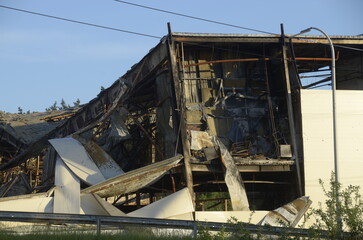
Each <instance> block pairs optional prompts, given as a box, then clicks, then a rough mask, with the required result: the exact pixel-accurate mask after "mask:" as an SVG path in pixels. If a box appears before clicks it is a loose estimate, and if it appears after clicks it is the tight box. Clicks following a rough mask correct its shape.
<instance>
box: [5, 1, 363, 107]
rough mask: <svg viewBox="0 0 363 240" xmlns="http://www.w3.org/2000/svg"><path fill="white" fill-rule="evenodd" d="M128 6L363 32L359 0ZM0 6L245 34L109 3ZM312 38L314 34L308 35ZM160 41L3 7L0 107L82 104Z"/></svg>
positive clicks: (145, 27)
mask: <svg viewBox="0 0 363 240" xmlns="http://www.w3.org/2000/svg"><path fill="white" fill-rule="evenodd" d="M130 1H131V2H134V3H137V4H143V5H147V6H150V7H155V8H161V9H165V10H169V11H175V12H178V13H183V14H188V15H192V16H196V17H201V18H207V19H211V20H216V21H220V22H226V23H230V24H234V25H240V26H244V27H249V28H255V29H259V30H263V31H267V32H273V33H280V23H283V24H284V27H285V32H286V33H287V34H294V33H298V32H299V31H300V30H302V29H305V28H307V27H311V26H314V27H318V28H321V29H323V30H324V31H325V32H327V33H328V34H329V35H358V34H363V14H362V9H363V1H361V0H345V1H341V0H340V1H339V0H304V1H291V0H289V1H287V0H275V1H270V0H253V1H252V0H250V1H242V0H240V1H237V0H234V1H232V0H224V1H213V0H210V1H195V0H194V1H191V0H184V1H165V0H164V1H162V0H153V1H146V0H137V1H132V0H130ZM0 5H5V6H10V7H14V8H20V9H24V10H29V11H34V12H39V13H44V14H49V15H54V16H58V17H63V18H69V19H74V20H79V21H84V22H89V23H94V24H99V25H105V26H109V27H114V28H119V29H124V30H129V31H135V32H141V33H146V34H150V35H156V36H160V37H162V36H164V35H166V34H167V22H171V24H172V29H173V31H175V32H201V33H242V34H254V33H256V32H251V31H247V30H242V29H237V28H232V27H226V26H220V25H216V24H212V23H205V22H202V21H197V20H192V19H187V18H183V17H180V16H174V15H170V14H166V13H160V12H155V11H151V10H147V9H142V8H138V7H135V6H130V5H125V4H122V3H118V2H115V1H113V0H102V1H101V0H77V1H74V0H73V1H71V0H52V1H50V0H31V1H30V0H17V1H14V0H0ZM312 34H319V33H318V32H312ZM158 41H159V40H158V39H153V38H147V37H142V36H135V35H130V34H126V33H121V32H116V31H110V30H105V29H99V28H94V27H89V26H84V25H78V24H74V23H69V22H63V21H59V20H55V19H50V18H44V17H40V16H35V15H30V14H25V13H20V12H15V11H12V10H8V9H3V8H0V83H1V84H0V87H1V93H0V110H3V111H6V112H17V109H18V107H22V108H23V110H24V111H27V110H30V111H44V110H45V108H47V107H49V106H50V105H52V104H53V103H54V101H57V102H58V103H60V101H61V99H62V98H63V99H64V100H65V101H66V102H67V103H69V104H71V105H72V103H73V102H74V101H75V100H76V99H77V98H79V99H80V100H81V103H87V102H88V101H89V100H91V99H92V98H94V97H95V96H96V95H97V94H98V93H99V91H100V88H101V86H104V87H108V86H110V85H111V84H112V83H113V82H114V81H115V80H116V79H117V78H118V77H120V76H122V75H123V74H124V73H125V72H126V71H127V70H128V69H130V68H131V66H132V65H133V64H135V63H137V62H138V61H139V60H140V59H141V58H142V57H143V56H144V55H145V54H146V53H147V52H148V51H149V50H150V49H151V48H152V47H154V46H155V45H156V44H157V43H158Z"/></svg>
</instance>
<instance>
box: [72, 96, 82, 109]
mask: <svg viewBox="0 0 363 240" xmlns="http://www.w3.org/2000/svg"><path fill="white" fill-rule="evenodd" d="M73 105H74V107H79V106H80V105H81V100H79V98H77V100H76V101H75V102H73Z"/></svg>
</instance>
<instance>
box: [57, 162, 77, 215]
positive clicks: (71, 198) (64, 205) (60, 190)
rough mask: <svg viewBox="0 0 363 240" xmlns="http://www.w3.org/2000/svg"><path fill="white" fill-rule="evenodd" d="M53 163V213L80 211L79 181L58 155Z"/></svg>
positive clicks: (74, 212)
mask: <svg viewBox="0 0 363 240" xmlns="http://www.w3.org/2000/svg"><path fill="white" fill-rule="evenodd" d="M56 159H57V160H56V164H55V180H54V181H55V190H54V209H53V211H54V213H70V214H79V213H80V196H81V194H80V190H81V186H80V181H79V179H78V178H77V177H76V176H75V175H74V174H73V173H72V171H71V170H70V169H69V168H68V167H67V166H66V164H65V163H64V162H63V161H62V159H61V158H60V156H59V155H58V156H57V158H56Z"/></svg>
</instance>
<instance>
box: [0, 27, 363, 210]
mask: <svg viewBox="0 0 363 240" xmlns="http://www.w3.org/2000/svg"><path fill="white" fill-rule="evenodd" d="M331 39H332V41H333V43H334V44H335V45H337V46H336V47H335V49H336V59H335V61H336V66H337V67H336V73H337V89H338V90H339V91H340V93H338V95H339V94H340V95H341V96H342V98H341V99H343V98H344V97H343V95H344V96H345V97H346V98H345V99H347V98H348V97H349V96H352V95H355V96H356V99H359V101H358V100H357V102H360V101H363V95H362V94H361V93H360V91H359V90H362V89H363V71H362V70H363V55H362V52H361V51H357V50H354V49H363V37H362V36H332V37H331ZM316 42H319V43H316ZM321 43H322V44H321ZM326 43H327V40H326V39H325V38H324V37H321V36H304V37H301V39H290V38H288V37H286V36H284V35H283V34H282V35H243V34H192V33H174V32H169V34H168V35H167V36H166V37H164V38H163V39H161V41H160V43H159V44H158V45H157V46H155V47H154V48H153V49H151V50H150V52H149V53H148V54H147V55H145V57H144V58H143V59H141V61H140V62H139V63H137V64H135V65H134V66H133V67H132V68H131V69H130V70H129V71H128V72H127V73H126V74H125V75H123V76H122V77H121V78H120V79H118V80H117V81H116V82H115V83H114V84H113V85H112V86H110V87H109V88H107V89H105V90H103V91H101V92H100V93H99V95H98V96H97V97H96V98H94V99H93V100H92V101H90V102H89V103H88V104H86V105H84V106H83V107H82V108H81V109H79V110H78V111H77V112H75V113H74V114H72V115H68V114H59V116H58V117H57V118H52V117H49V118H44V119H43V120H42V121H40V122H39V123H34V124H33V123H30V125H39V126H45V125H47V124H49V122H53V123H54V122H55V123H56V124H54V127H52V128H47V129H48V131H45V132H42V135H41V136H38V137H34V138H32V139H33V141H23V139H22V138H21V136H20V135H19V134H18V133H17V132H22V130H21V129H19V127H18V126H16V125H12V124H13V123H12V122H11V121H5V120H4V117H3V119H1V121H2V123H1V125H0V154H1V155H0V160H1V166H0V169H1V180H2V184H3V186H2V189H1V192H0V193H1V194H2V195H1V197H5V196H11V195H9V194H8V192H9V191H10V190H11V189H12V187H13V186H15V185H16V184H13V183H12V182H15V176H18V175H19V176H20V175H21V176H22V177H21V178H23V179H26V180H24V182H26V184H28V186H27V188H26V191H25V192H24V191H23V192H20V193H19V194H25V193H35V192H45V191H48V190H49V189H50V188H51V187H52V186H53V185H54V181H55V180H54V174H55V165H56V155H57V154H56V152H58V154H59V155H61V157H63V156H62V154H61V151H60V150H58V149H57V147H59V148H61V147H62V146H65V144H66V143H67V141H68V142H69V140H67V141H64V142H61V141H60V142H59V141H58V142H57V139H58V138H65V137H68V139H69V137H73V139H76V140H77V141H78V142H80V143H81V144H82V145H83V146H84V148H85V150H86V151H87V153H88V154H89V155H90V156H91V158H92V159H93V160H94V161H95V162H96V165H98V166H100V165H102V163H99V162H98V163H97V160H95V159H99V161H100V162H102V161H101V160H102V159H105V158H107V159H113V160H114V162H115V163H116V164H117V166H118V167H119V168H120V169H121V170H120V171H123V172H125V173H126V174H127V173H130V174H129V175H125V176H124V177H123V178H122V179H117V181H116V182H115V181H114V182H112V181H111V180H110V181H109V180H106V181H109V183H108V185H107V184H106V185H97V183H95V184H93V183H90V182H87V181H86V180H82V181H81V183H80V184H81V188H82V189H83V190H82V191H83V193H86V192H96V193H97V194H98V195H99V196H101V197H104V198H106V197H114V202H113V203H114V204H115V205H116V206H117V207H118V208H119V209H121V210H122V211H124V212H131V211H133V210H135V209H137V208H140V207H142V206H143V205H147V204H149V203H152V202H153V201H155V200H157V199H159V198H161V197H163V196H166V195H169V194H171V193H173V192H176V191H178V190H180V189H182V188H184V187H187V188H188V189H189V193H191V196H192V201H193V203H194V205H195V208H196V209H197V210H208V208H207V207H205V202H208V201H214V203H215V204H214V205H218V204H220V205H222V206H223V208H224V210H231V209H232V210H248V209H255V210H272V209H275V208H277V207H280V206H282V205H284V204H286V203H288V202H290V201H292V200H294V199H296V198H298V197H301V196H303V195H313V196H315V195H314V194H313V193H311V192H310V191H311V189H314V188H315V185H314V186H311V184H312V181H313V179H318V178H319V177H320V175H319V173H316V171H319V168H320V170H322V169H321V168H326V166H328V165H324V164H325V163H327V162H329V161H331V162H332V158H331V152H332V151H331V149H332V148H331V147H332V146H330V145H329V144H331V145H332V143H331V128H332V127H331V123H330V122H331V116H330V115H329V114H330V111H331V105H329V104H330V101H331V97H329V96H330V95H329V94H331V93H330V92H331V91H330V90H313V89H315V88H324V86H326V85H329V84H330V82H331V75H330V64H331V60H332V59H331V57H330V56H331V55H330V54H331V53H330V47H329V45H327V44H326ZM339 91H338V92H339ZM313 95H314V96H313ZM309 96H311V97H309ZM338 101H340V100H338ZM341 101H343V100H341ZM314 103H315V106H314ZM348 105H349V103H348ZM341 106H343V105H341ZM344 106H346V105H344ZM314 107H315V108H318V109H317V110H315V113H316V116H319V114H320V113H322V112H324V111H325V110H326V111H325V112H324V113H325V114H326V115H324V116H325V117H323V118H322V119H324V121H326V122H323V121H320V120H319V119H318V118H314V116H315V115H311V112H309V109H312V108H314ZM346 109H351V108H349V107H347V108H346ZM320 110H321V112H320ZM352 111H353V110H352ZM342 112H344V110H343V111H342ZM5 115H6V114H5ZM5 115H4V116H5ZM62 116H63V117H62ZM311 116H313V120H312V121H310V120H309V119H310V118H309V117H311ZM327 116H328V117H327ZM342 119H343V118H342ZM58 120H59V121H58ZM309 121H310V122H309ZM317 121H318V122H317ZM354 121H356V120H354ZM13 122H16V120H14V121H13ZM311 123H313V125H314V124H315V125H314V126H313V125H311ZM316 124H317V125H316ZM319 124H323V125H322V126H321V128H322V129H325V130H324V131H326V138H324V137H321V136H320V135H319V133H318V132H319V131H320V130H322V129H319ZM348 125H349V124H348ZM348 125H347V124H344V123H341V125H339V126H341V128H344V127H347V126H348ZM308 126H313V127H311V128H308ZM349 126H350V125H349ZM353 128H354V131H358V132H362V127H360V126H355V127H354V126H353ZM326 129H328V130H326ZM315 133H316V134H317V135H316V136H315V138H314V134H315ZM309 134H310V135H309ZM311 134H312V135H311ZM361 135H362V136H363V134H361ZM310 136H312V137H310ZM319 136H320V137H319ZM309 137H310V138H309ZM356 138H358V137H357V136H356ZM50 139H54V140H51V141H50V142H49V140H50ZM314 139H315V140H316V139H319V141H315V140H314ZM352 139H355V138H354V137H352ZM52 141H53V142H52ZM324 141H325V142H324ZM352 141H359V138H358V139H355V140H352ZM322 142H323V143H322ZM57 144H58V145H57ZM320 144H322V145H320ZM324 144H328V145H324ZM323 145H324V146H327V147H326V148H323V147H322V148H320V149H319V146H323ZM342 145H344V147H345V146H347V144H342ZM342 148H343V147H342ZM357 149H358V150H357V151H358V152H359V153H360V152H361V151H363V149H362V147H359V146H358V147H357ZM314 151H315V152H314ZM344 151H345V150H344V149H343V152H344ZM347 151H350V150H349V149H348V150H347ZM105 156H106V157H105ZM100 159H101V160H100ZM165 159H169V162H168V163H165V164H166V165H163V164H161V163H162V162H163V161H164V160H165ZM170 159H171V160H170ZM324 159H325V160H324ZM358 159H359V157H358ZM344 161H349V159H348V160H346V159H344ZM362 162H363V161H362V159H361V157H360V163H359V164H360V165H356V166H362ZM158 163H160V165H155V164H158ZM318 163H321V164H322V165H320V166H319V167H316V166H314V164H318ZM323 163H324V164H323ZM34 164H35V165H34ZM31 166H32V167H31ZM329 167H331V165H329ZM14 168H16V169H18V170H17V171H15V172H16V173H15V172H14ZM27 168H31V169H32V170H31V171H29V169H27ZM358 168H359V167H358ZM312 169H315V170H314V171H315V172H314V174H315V175H313V170H312ZM12 171H13V172H12ZM346 171H350V170H346ZM106 172H107V170H106ZM326 172H327V174H325V173H324V176H325V175H330V170H326ZM10 173H12V175H11V174H10ZM21 173H22V174H21ZM354 174H358V175H357V176H358V177H359V176H361V174H360V175H359V173H356V172H354V173H353V175H354ZM10 176H13V177H10ZM354 176H355V175H354ZM110 177H111V176H110ZM112 177H115V175H112ZM105 179H107V177H106V178H105ZM111 179H113V178H111ZM16 181H19V180H16ZM357 181H358V184H362V177H359V179H358V180H357ZM314 184H316V185H317V184H318V183H317V182H316V183H314ZM92 185H93V186H92ZM112 186H114V187H112ZM115 186H116V187H115ZM116 188H117V189H116ZM121 188H122V189H124V190H122V191H120V190H119V189H121ZM115 189H116V190H115ZM12 192H16V191H15V190H14V191H12ZM215 192H218V193H226V194H224V195H223V194H222V195H221V194H220V195H211V194H206V193H215ZM131 194H133V195H131ZM14 195H16V193H14ZM130 196H132V198H131V197H130ZM211 196H214V199H208V197H209V198H212V197H211ZM215 196H218V198H216V197H215ZM316 196H318V195H316ZM130 198H131V199H130ZM145 199H146V200H147V201H146V200H145ZM133 200H134V201H133ZM313 201H314V199H313ZM130 202H133V203H134V204H130Z"/></svg>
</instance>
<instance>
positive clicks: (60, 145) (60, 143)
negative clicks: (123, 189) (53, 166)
mask: <svg viewBox="0 0 363 240" xmlns="http://www.w3.org/2000/svg"><path fill="white" fill-rule="evenodd" d="M49 142H50V143H51V144H52V146H53V147H54V148H55V150H56V151H57V152H58V154H59V156H60V157H61V158H62V160H63V161H64V163H65V164H66V165H67V166H68V167H69V168H70V169H71V170H72V172H73V173H74V174H75V175H76V176H77V177H79V178H80V179H81V180H82V181H84V182H86V183H87V184H89V185H94V184H97V183H100V182H102V181H104V180H105V177H104V176H103V175H102V173H101V171H100V170H99V169H98V167H97V166H96V164H95V163H94V162H93V160H92V159H91V158H90V156H89V155H88V153H87V152H86V150H85V149H84V147H83V146H82V144H81V143H80V142H78V141H77V140H76V139H74V138H57V139H51V140H49Z"/></svg>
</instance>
